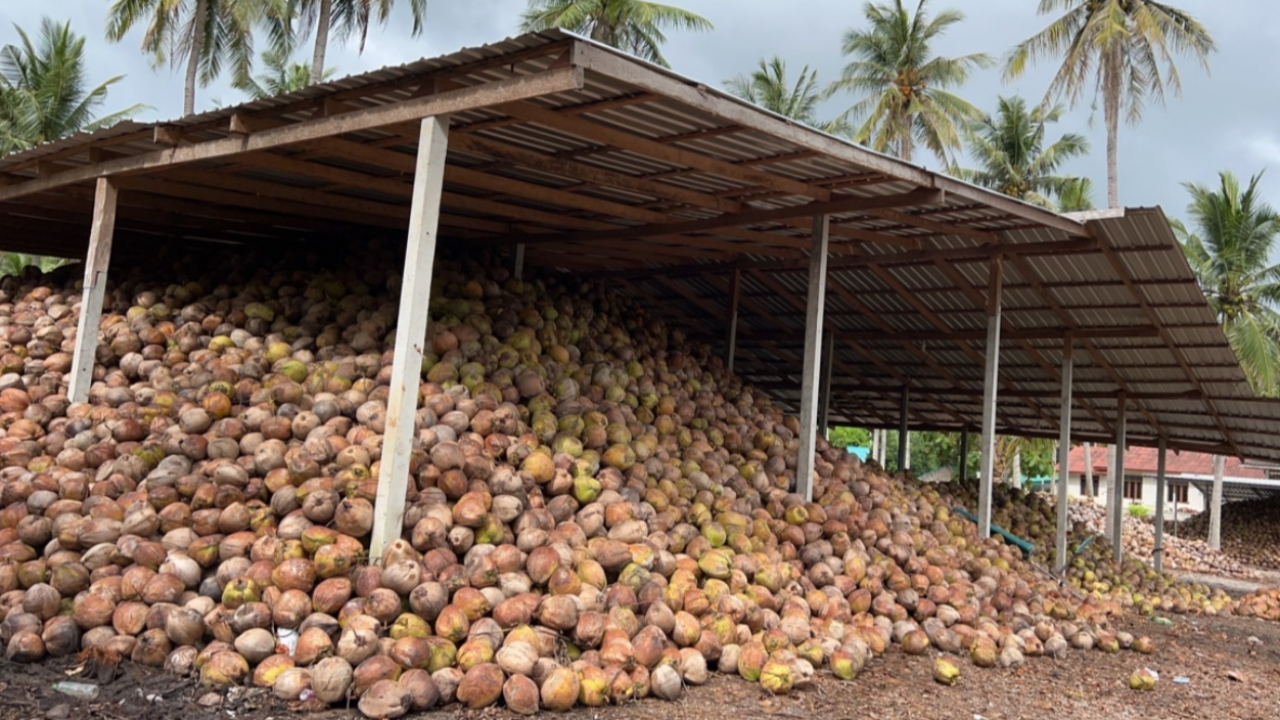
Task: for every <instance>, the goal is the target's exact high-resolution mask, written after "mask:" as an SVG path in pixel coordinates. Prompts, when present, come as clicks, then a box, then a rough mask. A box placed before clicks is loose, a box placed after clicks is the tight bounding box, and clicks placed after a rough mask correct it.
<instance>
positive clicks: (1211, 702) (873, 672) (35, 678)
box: [0, 617, 1280, 720]
mask: <svg viewBox="0 0 1280 720" xmlns="http://www.w3.org/2000/svg"><path fill="white" fill-rule="evenodd" d="M1171 619H1172V620H1173V621H1174V623H1175V624H1174V626H1173V627H1165V626H1162V625H1158V624H1155V623H1153V622H1151V621H1148V620H1143V619H1132V620H1126V621H1123V622H1121V623H1120V627H1121V629H1125V630H1128V631H1129V632H1132V633H1134V634H1135V635H1144V634H1145V635H1150V636H1151V637H1152V638H1153V639H1154V640H1155V641H1156V652H1155V654H1154V655H1139V654H1137V653H1133V652H1121V653H1118V654H1114V655H1110V654H1105V653H1102V652H1099V651H1089V652H1083V651H1072V652H1071V653H1070V654H1068V656H1067V657H1066V659H1064V660H1059V661H1054V660H1048V659H1044V658H1030V659H1029V660H1028V662H1027V664H1026V665H1025V666H1024V667H1022V668H1018V669H1014V670H981V669H978V668H976V667H974V666H973V665H971V664H970V663H969V662H968V661H967V660H963V661H961V662H960V663H958V664H959V666H960V668H961V671H962V673H963V675H962V677H961V679H960V681H959V682H958V683H957V684H956V685H955V686H954V687H949V688H948V687H943V686H941V685H938V684H936V683H934V682H933V680H932V667H933V664H932V661H931V660H930V659H929V658H922V657H910V656H907V655H905V654H903V653H902V652H900V651H898V650H897V649H896V648H893V649H891V650H890V651H889V652H888V653H886V654H885V656H884V657H882V658H879V659H877V660H876V661H874V662H873V663H871V665H870V666H869V667H868V670H867V671H866V672H865V673H864V674H863V675H862V676H861V677H860V678H858V679H857V680H856V681H854V682H840V681H837V680H833V679H831V678H829V677H820V678H819V679H818V681H817V682H816V683H814V685H813V686H812V687H810V688H807V689H804V690H800V691H796V692H794V693H792V694H791V695H789V696H786V697H771V696H768V695H767V694H765V693H764V692H763V691H762V690H761V689H760V688H759V686H757V685H752V684H749V683H747V682H745V681H743V680H740V679H738V678H736V677H726V676H716V677H714V678H713V680H712V681H711V682H710V683H708V684H707V685H704V686H701V687H695V688H690V689H689V691H688V693H686V696H685V698H684V699H683V700H681V701H680V702H678V703H669V702H663V701H661V700H654V699H647V700H643V701H640V702H636V703H634V704H630V705H627V706H625V707H619V708H579V709H576V710H575V711H573V712H571V713H568V714H567V715H566V717H568V718H573V719H575V720H595V719H596V718H608V720H703V719H704V718H705V719H710V718H743V719H745V718H779V719H790V718H797V719H804V720H808V719H810V718H814V719H816V718H833V719H839V718H859V719H864V718H866V719H871V720H890V719H892V720H916V719H918V720H942V719H948V720H949V719H955V720H984V719H985V720H1018V719H1024V718H1025V719H1026V720H1046V719H1047V718H1054V719H1055V720H1075V719H1079V720H1086V719H1087V720H1092V719H1094V718H1105V719H1106V720H1122V719H1124V718H1141V719H1142V720H1166V719H1167V720H1181V719H1183V718H1186V719H1191V718H1197V719H1198V718H1214V719H1215V720H1271V719H1273V718H1275V717H1277V708H1280V624H1275V623H1269V622H1264V621H1261V620H1254V619H1246V618H1206V617H1196V618H1191V617H1174V618H1171ZM1250 637H1253V638H1255V639H1256V641H1250V639H1249V638H1250ZM73 666H74V663H71V662H65V661H64V662H51V663H45V664H43V665H37V666H27V665H16V664H13V663H10V662H7V661H0V720H19V719H21V720H35V719H47V720H90V719H92V720H99V719H100V720H215V718H217V719H218V720H227V719H228V718H255V719H259V720H265V719H268V718H280V719H284V718H302V717H307V718H312V719H313V720H351V719H353V718H357V717H359V714H358V713H357V712H355V710H354V708H352V709H338V710H328V711H324V712H320V713H313V714H310V715H305V716H304V715H298V714H296V713H294V712H293V711H292V710H290V709H289V708H288V707H287V706H285V705H284V704H283V703H281V702H279V701H277V700H276V699H275V698H274V697H272V696H271V695H270V694H269V693H267V692H265V691H261V690H254V689H248V688H236V689H233V690H231V691H223V692H221V693H218V695H217V697H216V699H218V700H219V701H220V702H219V704H218V705H217V706H216V707H207V706H205V705H202V704H200V702H199V701H200V700H201V699H202V698H203V699H205V701H206V702H207V701H208V700H210V699H211V698H209V697H208V695H209V690H208V689H206V688H201V687H199V686H198V685H197V684H196V682H195V681H194V680H191V679H182V678H177V677H174V676H172V675H168V674H166V673H164V672H163V671H160V670H149V669H145V668H141V667H137V666H132V665H128V664H127V663H126V664H125V665H122V666H121V675H120V676H119V677H118V678H116V679H115V680H114V681H112V682H109V683H105V684H102V685H101V688H100V695H99V697H98V698H97V699H96V700H93V701H88V702H86V701H79V700H75V699H72V698H69V697H67V696H65V695H62V694H60V693H58V692H56V691H54V690H52V689H51V687H50V686H51V685H52V684H53V683H55V682H58V681H60V680H67V679H80V678H69V677H68V675H67V674H66V672H67V670H69V669H74V667H73ZM1144 667H1146V668H1150V669H1151V670H1153V671H1155V672H1156V673H1158V674H1159V678H1160V679H1159V682H1158V683H1157V685H1156V688H1155V690H1154V691H1152V692H1138V691H1134V690H1130V689H1129V687H1128V678H1129V675H1130V674H1131V673H1132V672H1134V671H1135V670H1139V669H1141V668H1144ZM1177 677H1185V678H1187V680H1188V681H1187V682H1186V683H1185V684H1179V683H1176V682H1174V678H1177ZM90 681H92V682H96V681H94V680H90ZM432 714H433V715H436V716H444V717H458V718H468V719H469V720H478V719H479V718H485V719H486V720H487V719H489V718H508V717H511V718H514V717H518V716H512V715H510V714H509V713H507V712H506V711H505V710H502V709H500V708H489V709H486V710H482V711H468V710H466V709H464V708H461V707H460V706H458V705H452V706H449V707H446V708H444V709H443V710H439V711H437V712H435V713H432Z"/></svg>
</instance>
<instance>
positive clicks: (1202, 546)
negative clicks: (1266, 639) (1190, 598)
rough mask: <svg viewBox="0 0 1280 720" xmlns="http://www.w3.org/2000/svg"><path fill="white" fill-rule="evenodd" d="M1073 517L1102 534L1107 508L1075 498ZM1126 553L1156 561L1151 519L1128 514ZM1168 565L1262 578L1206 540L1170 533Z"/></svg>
mask: <svg viewBox="0 0 1280 720" xmlns="http://www.w3.org/2000/svg"><path fill="white" fill-rule="evenodd" d="M1068 514H1069V517H1070V519H1071V521H1072V522H1081V523H1084V524H1085V525H1086V526H1087V527H1088V528H1089V530H1090V531H1092V532H1094V533H1102V532H1103V526H1104V525H1105V520H1106V514H1107V510H1106V506H1104V505H1103V504H1102V503H1099V502H1095V501H1093V500H1090V499H1085V498H1072V499H1071V504H1070V509H1069V510H1068ZM1123 534H1124V551H1125V553H1126V554H1128V555H1132V556H1133V557H1135V558H1137V559H1138V560H1141V561H1142V562H1144V563H1150V562H1152V558H1153V556H1154V552H1155V543H1156V538H1155V524H1154V523H1153V521H1152V519H1151V518H1149V517H1145V518H1143V517H1135V516H1133V515H1130V514H1128V513H1125V515H1124V530H1123ZM1163 543H1164V566H1165V567H1166V568H1168V569H1169V570H1170V571H1177V572H1190V573H1200V574H1204V575H1225V576H1228V577H1233V578H1240V579H1245V580H1250V579H1254V578H1257V577H1258V573H1257V571H1256V570H1253V569H1252V568H1250V567H1248V566H1247V565H1245V564H1244V563H1242V562H1240V561H1239V560H1237V559H1236V558H1235V556H1233V555H1231V554H1230V553H1228V552H1226V551H1224V550H1214V549H1213V548H1211V547H1209V544H1208V543H1207V542H1205V541H1204V540H1196V539H1192V538H1189V537H1185V535H1184V536H1183V537H1179V536H1176V535H1174V534H1173V533H1172V532H1170V531H1166V532H1165V534H1164V540H1163Z"/></svg>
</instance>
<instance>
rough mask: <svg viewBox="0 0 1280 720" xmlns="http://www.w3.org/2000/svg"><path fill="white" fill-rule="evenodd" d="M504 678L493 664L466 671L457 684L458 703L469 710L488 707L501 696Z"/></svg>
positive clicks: (485, 664)
mask: <svg viewBox="0 0 1280 720" xmlns="http://www.w3.org/2000/svg"><path fill="white" fill-rule="evenodd" d="M503 682H504V677H503V675H502V668H500V667H498V666H497V665H495V664H493V663H481V664H479V665H476V666H475V667H473V668H471V669H470V670H467V671H466V674H465V675H463V677H462V682H461V683H459V684H458V689H457V691H456V697H457V699H458V702H460V703H463V704H464V705H466V706H467V707H469V708H471V709H473V710H474V709H476V708H482V707H488V706H489V705H492V704H494V703H495V702H497V701H498V698H499V697H501V696H502V687H503Z"/></svg>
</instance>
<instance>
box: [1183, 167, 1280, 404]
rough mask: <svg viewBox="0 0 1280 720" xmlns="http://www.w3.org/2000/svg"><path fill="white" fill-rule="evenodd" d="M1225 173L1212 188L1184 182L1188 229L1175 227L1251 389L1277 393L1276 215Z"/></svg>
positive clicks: (1253, 185)
mask: <svg viewBox="0 0 1280 720" xmlns="http://www.w3.org/2000/svg"><path fill="white" fill-rule="evenodd" d="M1261 178H1262V176H1261V175H1260V174H1259V175H1254V176H1253V177H1252V178H1250V179H1249V184H1248V186H1247V187H1241V185H1240V181H1239V180H1237V179H1236V177H1235V176H1234V175H1232V174H1231V173H1229V172H1224V173H1222V174H1221V175H1220V176H1219V184H1218V186H1217V187H1216V188H1215V187H1209V186H1206V185H1200V184H1195V183H1187V184H1186V185H1184V187H1186V189H1187V192H1189V193H1190V194H1191V204H1190V205H1188V206H1187V215H1188V219H1189V220H1190V224H1191V228H1187V227H1186V226H1184V225H1183V224H1182V223H1175V224H1174V228H1175V230H1176V231H1177V232H1178V236H1179V239H1181V241H1182V248H1183V250H1185V251H1186V253H1187V259H1188V260H1189V261H1190V263H1191V269H1192V270H1194V271H1195V273H1196V279H1197V280H1199V281H1200V288H1201V290H1202V291H1203V292H1204V295H1205V298H1206V299H1207V300H1208V301H1209V306H1210V307H1212V308H1213V311H1214V312H1215V313H1216V314H1217V315H1218V319H1219V321H1221V322H1222V327H1223V330H1225V331H1226V334H1227V338H1228V339H1229V340H1230V341H1231V347H1232V348H1233V349H1234V350H1235V352H1236V356H1237V357H1239V358H1240V364H1241V365H1242V366H1243V367H1244V369H1245V372H1246V374H1247V375H1248V376H1249V380H1250V382H1251V383H1252V384H1253V387H1254V389H1255V390H1256V391H1258V392H1260V393H1263V394H1267V395H1275V394H1277V391H1280V264H1272V260H1271V258H1272V257H1273V256H1274V254H1275V251H1276V241H1277V237H1280V213H1277V212H1276V209H1275V208H1274V207H1272V206H1271V204H1270V203H1268V202H1266V201H1265V200H1264V199H1263V198H1262V196H1261V193H1260V191H1259V188H1258V182H1259V181H1260V180H1261Z"/></svg>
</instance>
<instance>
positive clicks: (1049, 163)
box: [955, 97, 1089, 209]
mask: <svg viewBox="0 0 1280 720" xmlns="http://www.w3.org/2000/svg"><path fill="white" fill-rule="evenodd" d="M999 105H1000V107H999V110H998V111H997V112H996V115H995V116H994V117H992V116H987V117H984V118H983V119H982V120H979V121H976V122H972V123H970V124H969V125H968V126H966V127H965V138H966V139H967V140H968V144H969V154H970V155H972V156H973V158H974V159H975V160H976V161H977V162H978V165H979V166H980V169H977V170H971V169H966V168H957V169H956V170H955V174H956V176H957V177H959V178H961V179H962V180H968V181H969V182H972V183H974V184H976V185H981V186H983V187H988V188H991V189H992V190H997V191H999V192H1002V193H1004V194H1005V195H1008V196H1009V197H1014V198H1018V199H1019V200H1025V201H1027V202H1029V203H1032V204H1034V205H1039V206H1041V207H1046V208H1050V209H1053V208H1054V207H1055V203H1054V201H1053V199H1052V198H1053V196H1061V195H1062V194H1063V192H1064V191H1068V190H1069V185H1070V184H1071V183H1072V182H1073V181H1074V180H1076V178H1072V177H1068V176H1065V175H1059V174H1057V171H1058V168H1060V167H1061V166H1062V164H1063V163H1065V162H1067V161H1068V160H1071V159H1072V158H1076V157H1079V156H1081V155H1084V154H1085V153H1087V152H1088V151H1089V141H1087V140H1085V139H1084V136H1082V135H1077V134H1075V133H1067V134H1065V135H1063V136H1062V137H1060V138H1058V139H1057V140H1056V141H1054V142H1053V143H1052V144H1050V145H1048V146H1046V145H1045V132H1046V130H1047V127H1048V124H1049V123H1051V122H1057V121H1058V119H1059V118H1060V117H1062V107H1061V106H1054V107H1051V108H1046V107H1044V106H1040V107H1036V108H1033V109H1030V110H1028V109H1027V103H1026V101H1025V100H1023V99H1022V98H1020V97H1011V98H1007V97H1002V98H1000V103H999Z"/></svg>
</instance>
